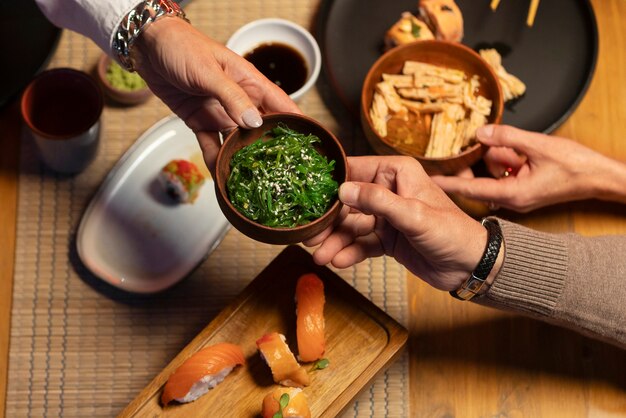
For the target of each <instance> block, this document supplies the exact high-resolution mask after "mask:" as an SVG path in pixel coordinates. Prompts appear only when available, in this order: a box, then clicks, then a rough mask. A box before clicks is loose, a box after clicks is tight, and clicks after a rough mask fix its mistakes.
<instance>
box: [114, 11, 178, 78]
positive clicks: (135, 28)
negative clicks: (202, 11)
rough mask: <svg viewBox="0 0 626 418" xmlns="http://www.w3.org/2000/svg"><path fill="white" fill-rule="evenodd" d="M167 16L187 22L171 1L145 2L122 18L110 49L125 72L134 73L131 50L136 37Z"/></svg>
mask: <svg viewBox="0 0 626 418" xmlns="http://www.w3.org/2000/svg"><path fill="white" fill-rule="evenodd" d="M167 16H171V17H179V18H181V19H184V20H185V21H187V22H189V20H188V19H187V17H186V16H185V12H184V11H183V9H181V7H180V6H179V5H178V4H177V3H175V2H174V1H172V0H145V1H142V2H141V3H139V4H138V5H137V6H135V7H134V8H133V9H132V10H131V11H130V12H128V14H126V16H124V18H123V19H122V21H121V22H120V24H119V26H118V28H117V31H116V32H115V35H114V36H113V41H112V42H111V49H112V50H113V53H114V54H115V56H116V57H117V59H118V61H119V62H120V64H121V65H122V66H123V67H124V68H125V69H126V70H128V71H135V64H134V62H133V59H132V57H131V50H132V47H133V44H134V43H135V41H136V40H137V37H138V36H139V35H140V34H141V32H143V31H144V30H145V29H146V28H147V27H148V26H149V25H150V24H151V23H152V22H156V21H157V20H158V19H160V18H162V17H167Z"/></svg>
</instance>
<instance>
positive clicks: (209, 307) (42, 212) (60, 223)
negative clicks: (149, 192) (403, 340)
mask: <svg viewBox="0 0 626 418" xmlns="http://www.w3.org/2000/svg"><path fill="white" fill-rule="evenodd" d="M317 5H318V1H317V0H310V1H297V2H292V1H289V0H270V1H265V0H264V1H260V0H196V1H195V2H192V3H191V4H189V5H188V6H187V7H186V10H187V13H188V16H189V17H190V19H191V21H192V22H193V24H194V26H196V27H198V28H200V29H201V30H202V31H204V32H205V33H207V34H208V35H210V36H211V37H213V38H215V39H217V40H220V41H224V42H225V41H226V40H227V38H228V36H229V35H230V34H231V33H232V32H233V31H234V30H235V29H237V28H238V27H239V26H241V25H243V24H244V23H247V22H248V21H251V20H254V19H257V18H261V17H282V18H286V19H289V20H292V21H294V22H297V23H299V24H301V25H303V26H305V27H310V22H311V20H312V16H313V15H314V13H315V10H316V7H317ZM99 55H100V51H99V49H98V48H97V47H96V46H95V44H93V43H92V42H91V41H90V40H88V39H86V38H84V37H83V36H81V35H78V34H75V33H72V32H69V31H64V33H63V36H62V39H61V42H60V45H59V48H58V50H57V51H56V53H55V56H54V57H53V60H52V61H51V63H50V67H62V66H67V67H72V68H78V69H83V70H85V71H93V69H94V67H95V64H96V61H97V59H98V56H99ZM300 106H301V108H302V110H303V111H304V112H305V113H306V114H307V115H309V116H311V117H313V118H316V119H318V120H320V121H322V122H323V123H324V124H325V125H326V126H328V127H329V128H330V129H331V130H333V131H334V132H339V129H338V128H339V126H338V123H337V122H336V121H335V120H334V118H333V117H332V116H331V115H330V113H329V112H328V110H327V109H326V108H325V106H324V105H323V103H322V101H321V99H320V96H319V94H318V92H317V91H313V92H310V93H309V94H308V95H307V96H306V97H304V98H303V99H302V101H301V102H300ZM169 114H170V111H169V110H168V109H167V108H166V107H165V106H164V105H163V104H162V103H161V102H160V101H159V100H158V99H156V98H152V99H150V100H149V101H148V102H147V103H146V104H143V105H141V106H137V107H118V106H116V105H115V104H113V103H107V105H106V107H105V110H104V113H103V116H102V132H101V135H102V136H101V148H100V150H99V153H98V157H97V159H96V161H94V163H92V165H91V166H90V167H89V168H88V169H87V170H86V171H85V172H83V173H81V174H80V175H77V176H73V177H72V176H63V175H58V174H55V173H53V172H50V171H48V170H47V169H46V168H45V167H43V166H42V165H41V163H40V162H39V160H38V157H37V153H36V150H35V148H34V145H33V144H32V142H31V141H30V139H29V137H28V136H26V135H23V143H22V154H21V170H20V185H19V202H18V210H19V215H18V220H17V244H16V246H17V249H16V260H15V277H14V294H13V307H12V324H11V347H10V358H9V382H8V393H7V405H6V406H7V408H6V411H7V417H112V416H115V415H116V414H117V413H119V412H120V411H121V410H122V409H123V408H124V407H125V406H126V405H127V404H128V403H129V402H130V401H131V400H132V399H133V398H134V397H135V396H136V395H137V394H138V393H139V391H140V390H141V389H142V388H143V387H144V386H145V385H146V384H147V383H149V382H150V380H151V379H152V378H153V377H154V376H155V375H156V374H158V373H159V371H160V370H161V369H162V368H163V367H164V366H165V365H167V364H168V362H169V361H170V360H171V359H172V358H173V357H174V356H175V355H176V354H177V353H178V352H179V351H180V350H181V349H182V348H183V347H184V346H185V345H186V344H187V343H188V342H189V341H190V340H191V339H192V338H193V337H194V336H195V335H196V334H197V333H198V332H199V331H200V330H202V329H203V328H204V327H205V326H206V325H207V324H208V323H209V322H210V321H211V319H212V318H213V317H214V316H215V315H216V314H217V312H219V310H220V309H222V308H223V307H224V306H225V305H226V304H227V303H228V302H229V301H231V300H232V299H233V297H234V296H235V295H237V294H238V293H239V292H240V291H241V290H242V289H243V288H244V287H245V285H246V284H247V283H248V282H249V281H250V280H251V279H253V278H254V277H255V276H256V275H257V274H258V273H259V272H260V271H261V270H262V269H263V268H264V267H265V266H266V265H267V264H268V263H269V262H270V261H271V260H272V259H273V258H274V257H275V256H276V255H277V254H278V253H279V252H280V251H281V250H282V248H283V247H281V246H271V245H266V244H261V243H258V242H255V241H253V240H250V239H248V238H247V237H245V236H243V235H242V234H240V233H238V232H237V231H235V230H234V229H231V231H230V232H229V233H228V234H227V236H226V238H225V239H224V241H223V242H222V243H221V245H220V246H219V247H218V248H217V249H216V250H215V252H214V253H213V254H212V255H211V256H210V257H209V258H208V259H207V260H206V261H205V262H204V263H203V264H202V265H201V266H200V267H199V268H198V269H197V270H196V271H194V273H193V274H192V275H191V276H190V277H188V278H186V279H185V280H183V281H182V282H181V283H180V284H178V285H177V286H175V287H174V288H172V289H170V290H168V291H166V292H164V293H162V294H159V295H156V296H145V297H138V296H135V295H129V294H126V293H124V292H121V291H118V290H117V289H115V288H112V287H110V286H108V285H106V284H104V282H102V281H100V280H99V279H97V278H96V277H94V276H93V275H91V273H90V272H89V271H87V270H86V269H85V267H84V266H82V264H81V263H80V261H79V259H78V257H77V254H76V251H75V243H74V234H75V231H76V228H77V226H78V223H79V221H80V217H81V215H82V212H83V210H84V208H85V207H86V205H87V203H88V202H89V199H90V197H91V196H92V195H93V193H94V192H95V191H96V190H97V188H98V186H99V184H100V183H101V181H102V180H103V178H104V177H105V175H106V174H107V173H108V171H109V170H110V169H111V167H112V166H113V165H114V164H115V162H116V161H117V160H118V159H119V158H120V156H121V155H122V154H123V153H124V151H126V149H128V147H129V146H130V145H131V144H132V143H133V141H134V140H135V139H136V138H138V137H139V136H140V135H141V133H143V132H144V131H145V130H146V129H148V128H149V127H150V126H151V125H152V124H154V123H155V122H157V121H159V120H160V119H162V118H163V117H165V116H167V115H169ZM341 131H342V132H345V131H346V129H345V126H344V127H342V130H341ZM343 140H345V141H346V142H347V143H346V145H347V149H348V151H350V150H351V149H355V148H356V149H358V148H359V145H358V144H355V143H351V138H346V137H345V136H344V137H343ZM338 273H339V274H340V275H341V276H342V277H344V278H345V279H346V280H347V281H348V282H349V283H351V284H352V285H353V286H355V287H356V288H357V289H358V290H359V291H361V292H362V293H363V294H364V295H366V296H367V297H368V298H369V299H371V300H372V301H373V302H374V303H376V304H377V305H378V306H380V307H381V308H383V309H384V310H385V311H387V312H388V313H389V314H390V315H391V316H393V317H394V318H396V319H397V320H399V321H400V322H401V323H404V324H405V325H406V322H407V318H406V315H407V300H406V282H405V280H406V274H405V271H404V269H403V268H402V266H400V265H398V264H397V263H396V262H395V261H394V260H393V259H390V258H386V257H383V258H379V259H375V260H368V261H366V262H363V263H361V264H360V265H358V266H355V267H354V268H351V269H346V270H341V271H338ZM408 393H409V392H408V359H407V355H406V353H405V354H404V356H403V357H402V358H401V359H400V360H399V361H397V362H396V363H395V364H394V365H393V366H392V367H391V368H390V369H388V370H387V371H386V372H385V373H384V374H382V375H380V376H379V378H377V380H376V381H375V383H374V384H373V385H372V386H371V387H370V388H368V389H367V390H366V391H365V392H364V393H363V394H362V395H361V396H360V397H359V399H358V400H357V401H356V402H355V403H354V404H353V406H352V408H351V409H350V410H349V411H348V412H347V413H346V414H345V416H346V417H408V416H409V412H408V408H409V406H408V405H409V395H408Z"/></svg>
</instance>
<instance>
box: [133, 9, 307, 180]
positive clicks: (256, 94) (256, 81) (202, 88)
mask: <svg viewBox="0 0 626 418" xmlns="http://www.w3.org/2000/svg"><path fill="white" fill-rule="evenodd" d="M133 57H134V58H135V60H136V67H137V72H138V73H139V74H140V75H141V76H142V77H143V79H144V80H145V81H146V83H147V84H148V86H149V87H150V89H151V90H152V91H153V92H154V94H155V95H157V96H158V97H159V98H160V99H161V100H163V102H164V103H165V104H166V105H167V106H169V108H170V109H172V111H173V112H174V113H176V114H177V115H178V116H179V117H180V118H181V119H182V120H184V121H185V123H186V124H187V126H189V128H191V129H192V130H193V131H194V132H195V133H196V135H197V137H198V140H199V142H200V146H201V147H202V150H203V153H204V159H205V161H206V162H207V165H208V166H209V168H210V169H211V170H212V169H213V166H214V163H215V158H216V156H217V152H218V150H219V146H220V142H219V135H218V132H219V131H221V130H226V129H230V128H233V127H235V126H237V125H238V126H241V127H244V128H254V127H258V126H260V125H261V123H262V118H261V113H263V112H273V111H274V112H294V113H301V112H300V110H299V108H298V106H297V105H296V104H295V103H294V102H293V101H292V100H291V99H290V98H289V96H288V95H287V94H286V93H285V92H284V91H283V90H281V89H280V87H278V86H277V85H276V84H274V83H272V82H271V81H270V80H268V79H267V78H266V77H265V76H263V75H262V74H261V73H260V72H259V71H258V70H257V69H256V68H255V67H254V66H253V65H252V64H250V63H249V62H248V61H247V60H245V59H244V58H242V57H240V56H239V55H237V54H235V53H234V52H232V51H230V50H229V49H228V48H226V47H225V46H223V45H222V44H220V43H218V42H216V41H214V40H212V39H210V38H208V37H207V36H205V35H204V34H202V33H201V32H200V31H198V30H197V29H196V28H194V27H193V26H191V25H190V24H189V23H187V22H185V21H184V20H182V19H177V18H168V19H160V20H158V21H157V22H155V23H153V24H152V25H150V26H149V27H148V28H147V29H146V31H145V32H144V33H143V34H142V36H140V37H139V38H138V40H137V42H136V44H135V48H134V50H133Z"/></svg>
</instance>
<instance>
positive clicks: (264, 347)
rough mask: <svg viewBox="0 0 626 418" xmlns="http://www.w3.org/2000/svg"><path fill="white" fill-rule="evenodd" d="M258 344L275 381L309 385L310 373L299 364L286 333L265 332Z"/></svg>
mask: <svg viewBox="0 0 626 418" xmlns="http://www.w3.org/2000/svg"><path fill="white" fill-rule="evenodd" d="M256 345H257V347H258V349H259V352H260V353H261V357H262V358H263V360H264V361H265V363H267V365H268V366H269V367H270V369H271V370H272V377H273V378H274V382H276V383H279V384H281V385H283V386H292V387H303V386H308V385H309V383H310V379H309V375H308V374H307V372H306V370H304V368H302V367H301V366H300V364H298V361H297V360H296V357H295V356H294V355H293V353H292V352H291V350H290V349H289V346H288V345H287V342H286V339H285V336H284V335H282V334H279V333H277V332H271V333H269V334H265V335H264V336H262V337H261V338H259V339H258V340H257V342H256Z"/></svg>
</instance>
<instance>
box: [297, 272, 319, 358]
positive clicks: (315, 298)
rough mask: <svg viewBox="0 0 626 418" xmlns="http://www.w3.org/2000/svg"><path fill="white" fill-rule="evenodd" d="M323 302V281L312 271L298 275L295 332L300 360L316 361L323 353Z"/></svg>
mask: <svg viewBox="0 0 626 418" xmlns="http://www.w3.org/2000/svg"><path fill="white" fill-rule="evenodd" d="M324 303H325V297H324V282H322V280H321V279H320V278H319V277H317V275H316V274H314V273H308V274H304V275H303V276H302V277H300V278H299V279H298V283H297V285H296V315H297V320H296V334H297V339H298V359H299V360H300V361H304V362H311V361H316V360H319V359H321V358H322V356H323V355H324V351H325V350H326V339H325V337H324V329H325V322H324Z"/></svg>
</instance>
